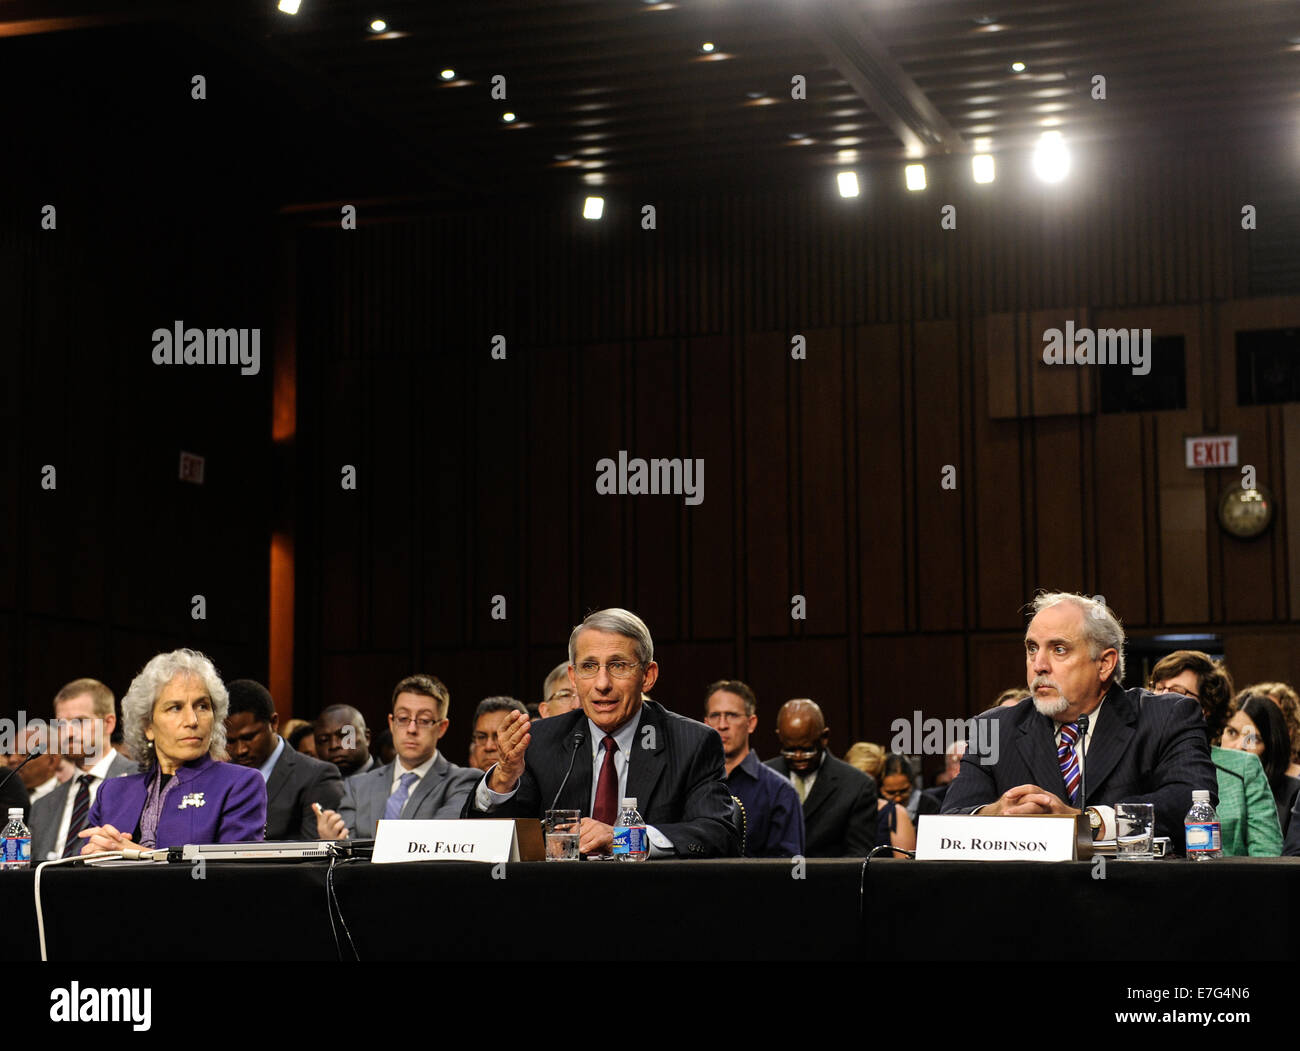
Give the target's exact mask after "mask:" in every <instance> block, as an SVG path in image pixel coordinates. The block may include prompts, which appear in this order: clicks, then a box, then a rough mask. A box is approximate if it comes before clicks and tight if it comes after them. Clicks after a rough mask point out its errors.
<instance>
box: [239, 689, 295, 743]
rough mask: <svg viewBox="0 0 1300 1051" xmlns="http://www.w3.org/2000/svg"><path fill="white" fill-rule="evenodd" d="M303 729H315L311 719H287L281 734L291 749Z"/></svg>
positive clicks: (280, 731)
mask: <svg viewBox="0 0 1300 1051" xmlns="http://www.w3.org/2000/svg"><path fill="white" fill-rule="evenodd" d="M226 686H227V687H229V686H230V683H226ZM302 729H307V730H311V729H313V723H312V721H311V720H310V719H286V720H285V723H284V725H283V726H281V727H280V730H279V734H280V736H281V737H283V738H284V739H285V740H286V741H288V742H290V743H289V747H290V748H292V747H293V735H294V734H295V733H297V732H298V731H299V730H302Z"/></svg>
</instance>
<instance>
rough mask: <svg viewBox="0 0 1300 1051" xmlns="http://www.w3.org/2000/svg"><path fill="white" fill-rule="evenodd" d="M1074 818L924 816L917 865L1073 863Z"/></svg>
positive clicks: (920, 820) (918, 833)
mask: <svg viewBox="0 0 1300 1051" xmlns="http://www.w3.org/2000/svg"><path fill="white" fill-rule="evenodd" d="M1076 828H1077V825H1076V821H1075V818H1074V817H1073V815H1070V814H1042V815H1034V816H1032V817H980V816H979V815H970V814H923V815H922V816H921V817H919V818H917V824H916V858H917V860H918V861H1073V860H1074V858H1075V842H1076Z"/></svg>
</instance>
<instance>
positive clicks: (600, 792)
mask: <svg viewBox="0 0 1300 1051" xmlns="http://www.w3.org/2000/svg"><path fill="white" fill-rule="evenodd" d="M600 743H601V744H602V745H603V746H604V748H605V760H604V762H602V763H601V764H600V776H599V778H598V779H597V781H596V805H595V807H594V808H593V809H592V814H591V816H592V817H593V818H594V819H595V820H597V821H599V822H601V824H604V825H612V824H613V823H614V819H615V818H617V817H618V771H617V770H616V769H615V768H614V753H615V752H617V751H618V742H617V741H615V740H614V738H612V737H610V736H609V735H608V734H606V735H605V738H604V740H602V741H601V742H600Z"/></svg>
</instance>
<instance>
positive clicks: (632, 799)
mask: <svg viewBox="0 0 1300 1051" xmlns="http://www.w3.org/2000/svg"><path fill="white" fill-rule="evenodd" d="M619 806H620V807H628V806H630V807H631V808H632V809H633V810H635V809H636V796H628V797H627V798H626V799H624V800H623V801H622V802H621V803H619Z"/></svg>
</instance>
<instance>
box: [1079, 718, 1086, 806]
mask: <svg viewBox="0 0 1300 1051" xmlns="http://www.w3.org/2000/svg"><path fill="white" fill-rule="evenodd" d="M1077 721H1078V723H1079V809H1080V810H1086V809H1087V807H1088V788H1087V782H1086V781H1085V780H1084V771H1085V769H1087V765H1088V764H1087V763H1085V762H1084V756H1083V753H1084V752H1085V751H1086V750H1087V748H1086V746H1087V744H1088V717H1087V716H1086V715H1081V716H1079V718H1078V720H1077Z"/></svg>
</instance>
